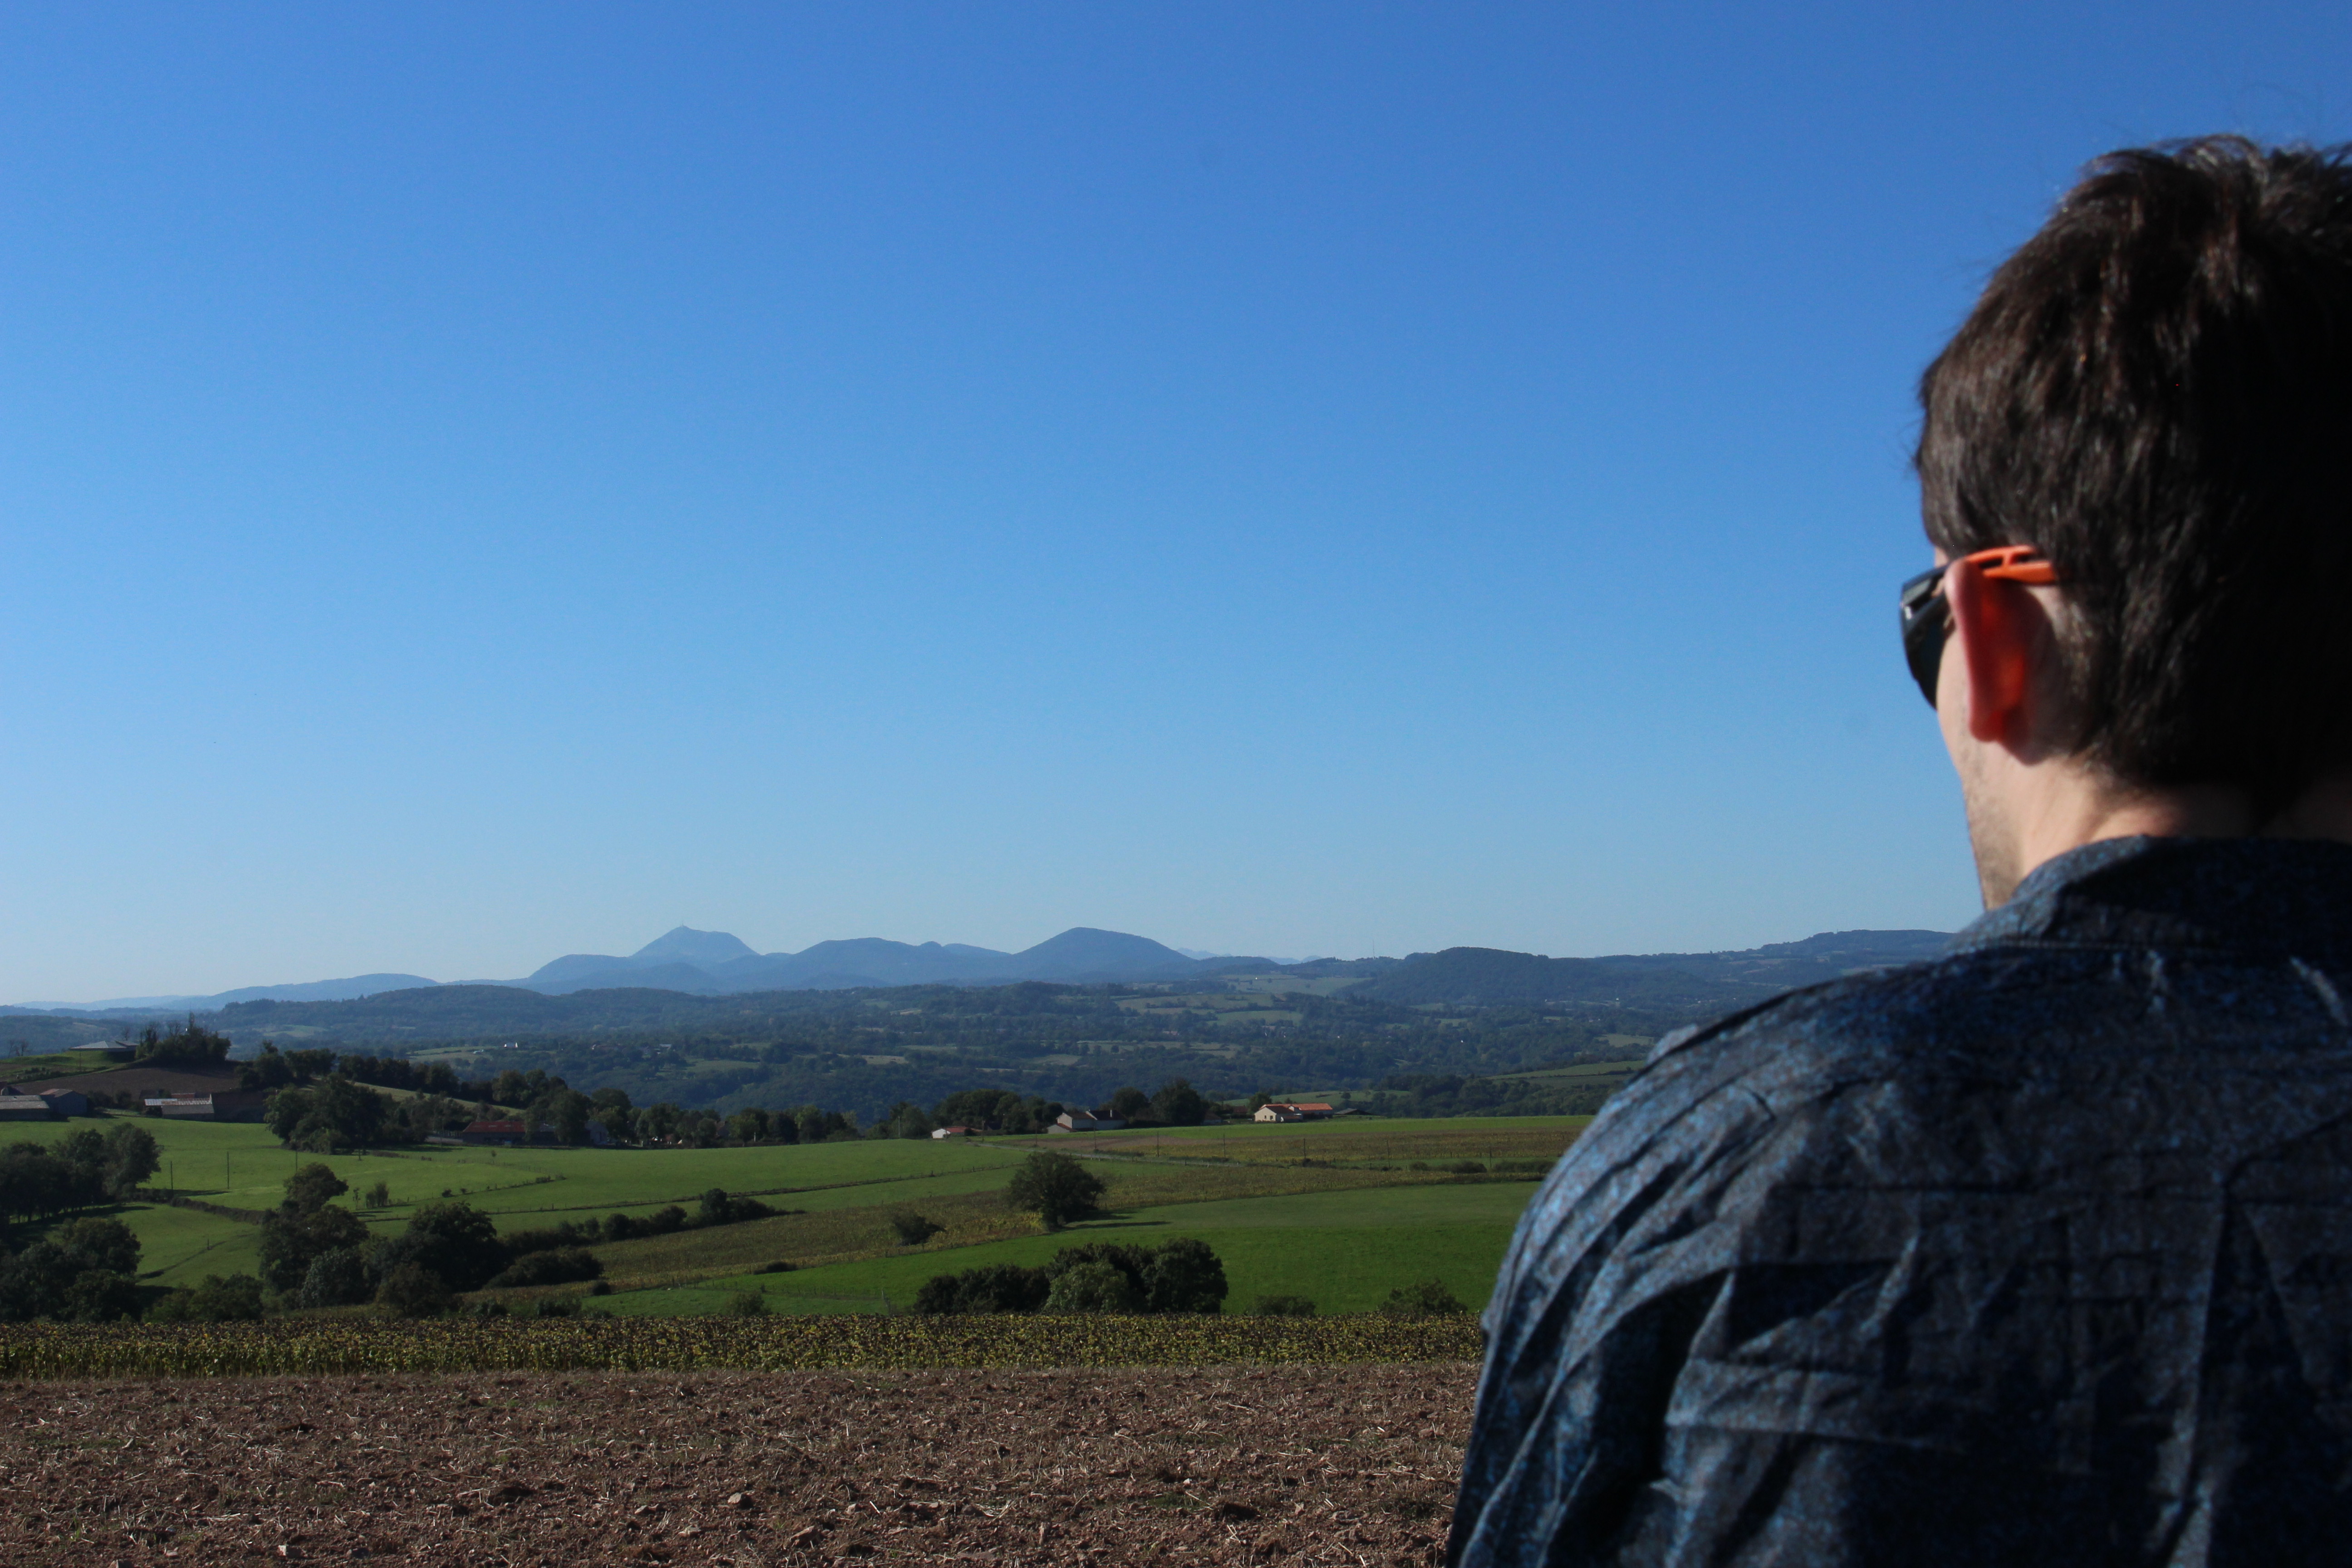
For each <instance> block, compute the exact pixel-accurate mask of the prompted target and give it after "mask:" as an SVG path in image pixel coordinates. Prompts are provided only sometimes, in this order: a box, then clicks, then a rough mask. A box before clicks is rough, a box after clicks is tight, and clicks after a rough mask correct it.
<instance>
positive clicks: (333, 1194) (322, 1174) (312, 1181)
mask: <svg viewBox="0 0 2352 1568" xmlns="http://www.w3.org/2000/svg"><path fill="white" fill-rule="evenodd" d="M351 1190H352V1189H351V1184H350V1183H348V1182H346V1181H344V1180H343V1179H342V1178H341V1176H338V1175H337V1174H335V1169H334V1167H333V1166H331V1165H327V1164H321V1163H319V1162H318V1161H315V1160H314V1161H312V1162H311V1163H309V1164H307V1165H304V1166H302V1167H300V1168H299V1169H298V1170H297V1171H296V1172H295V1173H293V1174H292V1175H290V1176H289V1177H287V1178H286V1206H287V1207H288V1208H289V1209H291V1210H293V1211H294V1212H295V1213H296V1214H317V1213H318V1212H319V1211H320V1209H322V1208H325V1207H326V1206H327V1200H328V1199H330V1198H339V1197H341V1196H342V1195H343V1194H345V1193H348V1192H350V1191H351Z"/></svg>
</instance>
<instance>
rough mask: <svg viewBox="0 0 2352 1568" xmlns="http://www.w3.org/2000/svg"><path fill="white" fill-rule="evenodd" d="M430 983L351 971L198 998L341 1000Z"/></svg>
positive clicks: (215, 1001) (225, 1001)
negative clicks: (334, 977)
mask: <svg viewBox="0 0 2352 1568" xmlns="http://www.w3.org/2000/svg"><path fill="white" fill-rule="evenodd" d="M430 984H433V982H432V981H430V980H427V979H425V976H423V975H422V974H354V975H352V977H351V978H350V979H348V980H312V981H309V982H306V983H305V984H300V985H247V986H246V987H244V988H243V989H242V990H237V991H223V992H221V993H219V994H216V995H213V996H206V997H205V998H203V999H202V1000H203V1001H204V1002H206V1003H210V1004H211V1005H213V1006H215V1007H226V1006H228V1005H231V1004H233V1003H237V1002H260V1001H277V1002H344V1001H349V1000H350V999H351V998H352V997H354V996H373V995H374V994H376V993H377V992H379V991H409V990H414V989H415V987H417V986H419V985H430Z"/></svg>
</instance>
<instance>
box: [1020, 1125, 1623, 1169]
mask: <svg viewBox="0 0 2352 1568" xmlns="http://www.w3.org/2000/svg"><path fill="white" fill-rule="evenodd" d="M1591 1121H1592V1118H1591V1117H1590V1116H1459V1117H1450V1118H1447V1119H1445V1120H1444V1121H1392V1120H1389V1119H1385V1118H1380V1117H1369V1116H1367V1117H1356V1116H1343V1117H1337V1118H1334V1119H1333V1120H1331V1121H1292V1122H1273V1123H1260V1122H1249V1123H1245V1124H1243V1125H1239V1126H1233V1127H1177V1128H1168V1129H1164V1130H1160V1129H1147V1130H1139V1131H1131V1132H1129V1131H1119V1132H1097V1133H1088V1134H1086V1135H1084V1136H1081V1137H1066V1138H1056V1139H1055V1140H1054V1143H1055V1147H1057V1148H1061V1147H1066V1148H1067V1149H1068V1150H1069V1152H1073V1153H1079V1152H1086V1153H1104V1154H1153V1155H1158V1156H1160V1157H1164V1158H1170V1159H1176V1158H1194V1159H1208V1160H1239V1161H1248V1162H1253V1163H1260V1162H1271V1163H1283V1162H1289V1163H1296V1162H1297V1161H1299V1160H1303V1159H1311V1160H1315V1161H1318V1162H1326V1163H1334V1164H1338V1163H1348V1164H1356V1165H1367V1166H1373V1167H1378V1166H1381V1165H1393V1164H1400V1163H1410V1162H1412V1161H1414V1160H1421V1161H1424V1162H1428V1163H1436V1162H1438V1161H1445V1160H1497V1159H1503V1160H1529V1159H1535V1160H1556V1159H1558V1158H1559V1156H1560V1154H1561V1153H1562V1152H1565V1151H1566V1149H1567V1148H1568V1146H1569V1145H1570V1143H1572V1142H1575V1141H1576V1135H1577V1133H1578V1132H1580V1131H1582V1130H1583V1129H1584V1128H1585V1127H1586V1126H1587V1125H1588V1124H1590V1123H1591Z"/></svg>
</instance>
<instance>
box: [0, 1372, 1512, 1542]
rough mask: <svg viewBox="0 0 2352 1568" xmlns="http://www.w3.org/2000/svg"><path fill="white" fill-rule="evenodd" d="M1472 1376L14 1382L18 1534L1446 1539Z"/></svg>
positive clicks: (13, 1535)
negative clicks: (1449, 1505)
mask: <svg viewBox="0 0 2352 1568" xmlns="http://www.w3.org/2000/svg"><path fill="white" fill-rule="evenodd" d="M1474 1379H1475V1369H1473V1368H1471V1367H1467V1366H1460V1365H1452V1366H1434V1367H1433V1366H1413V1367H1402V1366H1391V1367H1339V1368H1326V1369H1318V1370H1313V1371H1307V1370H1300V1371H1295V1372H1255V1371H1234V1370H1219V1371H1211V1372H1198V1371H1166V1370H1160V1371H1154V1370H1150V1369H1145V1370H1138V1371H1121V1372H1102V1371H1088V1372H1076V1373H1006V1372H930V1373H874V1374H870V1375H866V1374H856V1373H698V1374H693V1375H688V1376H680V1375H679V1374H677V1373H668V1374H663V1375H656V1374H653V1373H587V1374H543V1373H542V1374H518V1373H479V1374H467V1375H448V1376H439V1377H432V1376H413V1377H408V1376H404V1377H378V1378H257V1379H250V1380H244V1379H224V1380H220V1381H214V1382H202V1381H175V1382H151V1383H53V1384H15V1385H13V1386H10V1387H8V1388H7V1390H6V1397H7V1401H8V1408H9V1410H10V1411H11V1413H12V1415H13V1416H14V1419H13V1420H12V1421H11V1422H10V1424H9V1428H8V1431H7V1435H6V1436H5V1440H0V1499H5V1503H0V1561H5V1562H7V1563H12V1564H15V1563H72V1564H77V1565H80V1564H106V1563H118V1562H119V1563H161V1562H165V1561H171V1562H177V1563H218V1562H240V1561H252V1560H257V1559H267V1560H268V1561H270V1562H273V1563H275V1562H287V1561H298V1562H301V1561H307V1562H348V1561H356V1560H361V1559H374V1560H378V1561H383V1560H387V1559H388V1560H390V1561H393V1562H402V1563H450V1564H457V1563H468V1564H472V1563H507V1564H514V1565H517V1568H520V1565H522V1564H535V1563H548V1564H568V1563H616V1562H672V1563H730V1564H737V1565H745V1568H748V1565H750V1564H757V1563H819V1562H825V1561H830V1560H833V1559H836V1558H845V1557H849V1558H895V1559H902V1560H907V1561H913V1562H933V1563H940V1562H965V1563H1001V1564H1006V1565H1008V1568H1009V1565H1011V1564H1014V1563H1057V1564H1060V1563H1091V1564H1108V1563H1143V1562H1158V1563H1168V1562H1177V1563H1270V1562H1300V1563H1349V1564H1369V1563H1382V1564H1391V1563H1416V1564H1419V1563H1433V1562H1434V1561H1435V1560H1436V1558H1437V1556H1438V1547H1439V1543H1440V1542H1442V1540H1443V1538H1444V1526H1445V1520H1446V1508H1447V1504H1448V1501H1449V1500H1450V1498H1451V1495H1452V1490H1453V1483H1454V1475H1455V1473H1456V1470H1457V1468H1458V1467H1459V1465H1460V1463H1461V1442H1462V1437H1463V1435H1464V1433H1465V1430H1466V1429H1467V1427H1468V1425H1469V1415H1470V1401H1471V1394H1472V1389H1473V1383H1474Z"/></svg>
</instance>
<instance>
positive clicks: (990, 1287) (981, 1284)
mask: <svg viewBox="0 0 2352 1568" xmlns="http://www.w3.org/2000/svg"><path fill="white" fill-rule="evenodd" d="M1052 1290H1053V1282H1052V1281H1051V1280H1049V1279H1046V1278H1045V1270H1044V1269H1042V1268H1023V1267H1021V1265H1019V1264H1017V1263H991V1264H987V1265H984V1266H983V1267H982V1268H967V1269H965V1270H964V1271H963V1272H962V1273H961V1274H934V1275H933V1276H931V1278H930V1279H927V1280H925V1281H924V1282H923V1288H922V1289H920V1290H919V1291H917V1292H916V1293H915V1310H916V1311H918V1312H1034V1311H1036V1310H1038V1309H1039V1308H1041V1307H1043V1306H1044V1305H1045V1298H1046V1296H1047V1295H1048V1294H1050V1293H1051V1292H1052Z"/></svg>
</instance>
